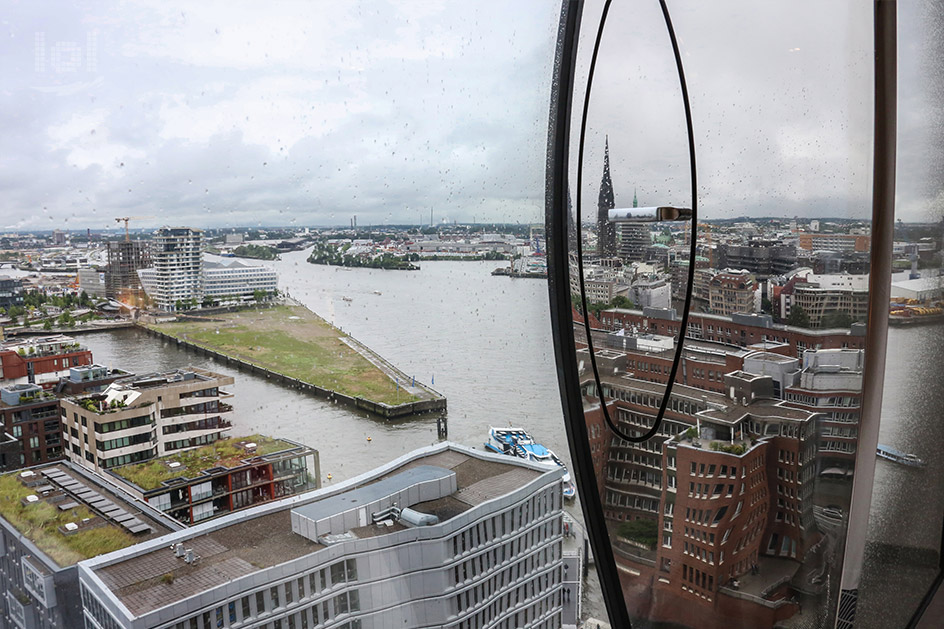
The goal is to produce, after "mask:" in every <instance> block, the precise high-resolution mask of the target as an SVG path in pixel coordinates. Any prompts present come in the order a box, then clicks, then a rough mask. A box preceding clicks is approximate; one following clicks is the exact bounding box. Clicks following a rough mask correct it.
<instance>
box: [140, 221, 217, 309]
mask: <svg viewBox="0 0 944 629" xmlns="http://www.w3.org/2000/svg"><path fill="white" fill-rule="evenodd" d="M151 259H152V261H153V264H154V267H153V269H154V272H153V278H151V277H149V279H151V290H150V291H148V296H149V297H151V298H152V299H153V300H154V301H155V302H156V303H157V306H158V307H159V308H161V309H162V310H168V311H175V310H177V304H178V303H179V302H188V301H190V302H195V303H197V304H199V303H200V301H201V300H202V299H203V230H200V229H193V228H190V227H163V228H161V229H159V230H157V232H156V234H155V235H154V245H153V250H152V251H151ZM139 275H140V274H139ZM148 275H149V276H150V274H148ZM140 276H141V281H142V284H143V283H144V280H145V277H144V275H140ZM145 290H147V286H146V285H145Z"/></svg>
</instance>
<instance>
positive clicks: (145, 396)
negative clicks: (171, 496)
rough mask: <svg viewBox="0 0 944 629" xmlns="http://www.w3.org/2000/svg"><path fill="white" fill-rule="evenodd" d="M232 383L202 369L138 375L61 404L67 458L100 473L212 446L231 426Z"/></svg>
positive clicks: (230, 380)
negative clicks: (202, 446) (224, 388)
mask: <svg viewBox="0 0 944 629" xmlns="http://www.w3.org/2000/svg"><path fill="white" fill-rule="evenodd" d="M231 384H233V378H232V377H230V376H224V375H221V374H217V373H213V372H211V371H205V370H203V369H197V368H187V369H179V370H176V371H171V372H166V373H156V374H147V375H143V376H134V377H131V378H125V379H122V380H118V381H116V382H113V383H112V384H110V385H109V386H108V388H106V389H105V390H104V391H102V392H101V393H93V394H91V395H85V396H80V397H73V398H64V399H62V401H61V407H62V410H61V413H62V425H63V453H64V454H66V455H67V456H68V457H69V458H70V459H71V460H72V461H73V462H75V463H77V464H79V465H82V466H85V467H87V468H89V469H93V470H95V471H97V472H101V471H102V470H106V469H109V468H112V467H116V466H119V465H125V464H128V463H137V462H140V461H146V460H149V459H152V458H154V457H157V456H164V455H166V454H171V453H173V452H177V451H180V450H185V449H188V448H195V447H197V446H201V445H205V444H208V443H213V442H214V441H216V440H218V439H220V438H221V437H222V436H223V435H224V434H225V433H226V432H227V431H229V430H230V428H231V427H232V425H231V423H230V421H229V419H228V418H229V416H230V415H231V413H232V410H233V409H232V406H230V405H229V404H227V403H226V402H224V401H223V400H225V399H227V398H230V397H232V394H231V393H229V392H227V391H225V390H223V389H222V387H224V386H227V385H231Z"/></svg>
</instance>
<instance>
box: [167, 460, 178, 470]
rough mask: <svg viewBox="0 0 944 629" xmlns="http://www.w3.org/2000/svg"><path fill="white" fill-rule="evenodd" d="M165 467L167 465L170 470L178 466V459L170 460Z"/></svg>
mask: <svg viewBox="0 0 944 629" xmlns="http://www.w3.org/2000/svg"><path fill="white" fill-rule="evenodd" d="M167 467H169V468H170V469H172V470H175V469H177V468H178V467H180V461H171V462H170V463H168V464H167Z"/></svg>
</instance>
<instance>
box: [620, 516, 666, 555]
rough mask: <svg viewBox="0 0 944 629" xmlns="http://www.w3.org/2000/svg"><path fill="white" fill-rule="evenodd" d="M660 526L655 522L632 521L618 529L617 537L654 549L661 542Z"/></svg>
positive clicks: (624, 523)
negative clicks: (659, 535)
mask: <svg viewBox="0 0 944 629" xmlns="http://www.w3.org/2000/svg"><path fill="white" fill-rule="evenodd" d="M658 528H659V525H658V524H657V523H656V522H655V521H654V520H644V519H639V520H630V521H629V522H623V523H622V524H620V525H619V527H618V528H617V529H616V533H617V535H619V536H620V537H625V538H626V539H630V540H632V541H634V542H639V543H640V544H645V545H646V546H648V547H650V548H652V547H653V546H655V545H656V542H658V541H659V537H658V534H659V530H658Z"/></svg>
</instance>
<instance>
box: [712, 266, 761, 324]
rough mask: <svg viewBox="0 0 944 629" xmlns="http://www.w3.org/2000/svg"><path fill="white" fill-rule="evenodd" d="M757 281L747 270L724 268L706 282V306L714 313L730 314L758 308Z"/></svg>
mask: <svg viewBox="0 0 944 629" xmlns="http://www.w3.org/2000/svg"><path fill="white" fill-rule="evenodd" d="M756 294H757V282H756V281H755V280H754V276H753V275H751V274H750V272H748V271H743V270H734V269H725V270H724V271H721V272H720V273H716V274H715V275H714V276H713V277H712V278H711V280H709V282H708V308H709V309H710V310H711V312H713V313H714V314H720V315H732V314H736V313H744V312H747V313H750V312H756V311H757V310H759V308H758V306H759V305H760V304H759V303H758V300H757V299H756Z"/></svg>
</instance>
